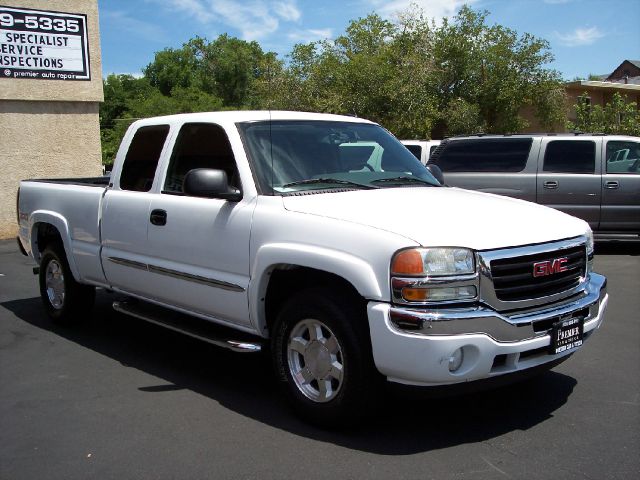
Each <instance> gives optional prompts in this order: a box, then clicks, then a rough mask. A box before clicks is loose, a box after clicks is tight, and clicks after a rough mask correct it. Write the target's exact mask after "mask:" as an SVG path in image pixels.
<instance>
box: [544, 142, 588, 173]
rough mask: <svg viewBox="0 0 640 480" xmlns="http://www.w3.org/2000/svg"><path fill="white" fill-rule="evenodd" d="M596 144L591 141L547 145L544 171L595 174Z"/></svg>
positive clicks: (550, 143)
mask: <svg viewBox="0 0 640 480" xmlns="http://www.w3.org/2000/svg"><path fill="white" fill-rule="evenodd" d="M595 169H596V144H595V142H593V141H591V140H554V141H552V142H549V143H548V144H547V150H546V152H545V154H544V165H543V170H544V171H545V172H554V173H595Z"/></svg>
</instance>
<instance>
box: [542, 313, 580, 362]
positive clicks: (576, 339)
mask: <svg viewBox="0 0 640 480" xmlns="http://www.w3.org/2000/svg"><path fill="white" fill-rule="evenodd" d="M550 334H551V343H550V345H549V354H551V355H557V354H559V353H563V352H566V351H569V350H575V349H576V348H578V347H581V346H582V343H583V342H584V317H568V318H561V319H560V320H558V321H557V322H555V323H554V324H553V326H552V327H551V332H550Z"/></svg>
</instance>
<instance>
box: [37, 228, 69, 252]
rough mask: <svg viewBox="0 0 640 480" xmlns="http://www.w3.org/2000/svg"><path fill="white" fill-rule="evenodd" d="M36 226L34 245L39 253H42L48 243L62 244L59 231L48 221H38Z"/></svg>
mask: <svg viewBox="0 0 640 480" xmlns="http://www.w3.org/2000/svg"><path fill="white" fill-rule="evenodd" d="M36 228H37V232H36V246H37V249H38V254H39V255H42V252H44V250H45V248H47V246H48V245H51V244H54V243H56V244H59V245H62V244H63V243H62V236H61V235H60V232H59V231H58V229H57V228H56V227H54V226H53V225H51V224H50V223H39V224H38V225H37V226H36Z"/></svg>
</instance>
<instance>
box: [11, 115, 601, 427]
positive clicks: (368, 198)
mask: <svg viewBox="0 0 640 480" xmlns="http://www.w3.org/2000/svg"><path fill="white" fill-rule="evenodd" d="M363 148H364V149H363ZM356 152H359V153H357V154H356ZM366 152H369V153H368V154H366ZM425 209H426V211H427V212H428V214H427V215H425V213H424V212H425ZM484 212H490V214H484ZM18 217H19V224H20V237H19V243H20V245H21V248H23V250H24V252H25V253H26V254H28V255H30V256H32V257H33V259H34V260H35V261H36V262H37V263H38V264H39V265H40V267H39V275H40V278H39V282H40V295H41V297H42V301H43V304H44V307H45V310H46V312H47V314H48V315H49V316H50V317H51V318H52V319H53V320H55V321H59V322H73V321H77V320H83V319H86V318H88V317H90V315H89V309H90V308H91V306H92V304H93V299H94V294H95V287H100V288H104V289H108V290H110V291H114V292H117V293H118V294H120V295H124V296H125V297H124V300H122V299H120V300H117V301H116V302H114V308H115V309H116V310H117V311H119V312H122V313H125V314H128V315H131V316H133V317H137V318H139V319H142V320H146V321H149V322H153V323H155V324H158V325H162V326H165V327H168V328H170V329H173V330H177V331H180V332H183V333H186V334H188V335H192V336H194V337H197V338H201V339H203V340H206V341H208V342H211V343H213V344H215V345H219V346H223V347H226V348H230V349H232V350H234V351H239V352H256V351H259V350H261V349H262V348H263V347H264V346H267V345H268V346H269V347H270V349H269V351H270V354H271V359H272V361H273V364H274V367H275V371H276V373H277V378H278V380H279V383H280V384H281V386H282V390H283V392H284V394H285V395H286V397H287V398H288V399H289V400H290V402H291V404H292V405H293V407H294V408H295V410H296V411H297V412H299V413H300V414H301V415H303V416H304V417H305V418H308V419H310V420H312V421H314V422H317V423H320V424H322V425H334V424H339V423H341V422H344V421H348V420H349V419H352V418H354V417H356V416H358V415H361V414H363V412H366V411H367V407H369V406H371V405H373V404H375V403H376V400H377V399H378V398H379V397H380V395H381V392H382V391H383V388H382V387H383V380H386V381H389V382H394V383H398V384H405V385H412V386H422V387H432V386H439V385H453V384H465V385H473V383H472V382H474V381H477V382H479V383H480V384H485V383H486V382H487V381H490V380H491V379H493V378H495V377H501V378H502V379H504V380H507V381H508V380H512V379H514V378H515V376H518V375H520V374H522V373H531V372H533V371H538V370H540V369H548V368H551V367H552V366H554V365H556V364H558V363H559V362H562V361H564V360H566V359H567V358H568V357H569V356H570V355H571V354H572V353H573V352H575V351H576V350H577V349H579V348H581V347H582V345H583V341H585V340H586V339H587V338H589V337H590V336H591V335H592V334H593V333H594V332H595V331H596V329H597V328H599V327H600V325H601V323H602V321H603V318H604V313H605V309H606V306H607V302H608V295H607V288H606V279H605V278H604V277H603V276H601V275H598V274H596V273H594V272H593V271H592V263H593V262H592V260H593V236H592V234H591V230H590V229H589V226H588V225H587V224H586V223H585V222H583V221H582V220H579V219H577V218H573V217H570V216H568V215H565V214H563V213H561V212H558V211H556V210H552V209H549V208H545V207H541V206H539V205H535V204H532V203H528V202H520V201H516V200H513V199H507V198H502V197H499V196H495V195H486V194H483V193H478V192H470V191H465V190H460V189H456V188H445V187H443V186H442V185H441V184H440V183H439V182H437V181H436V180H435V178H434V177H433V176H432V175H431V174H430V173H429V171H428V170H427V169H426V168H425V167H424V166H423V165H422V164H421V163H420V162H418V161H417V160H416V158H415V157H414V156H413V155H411V153H410V152H409V151H408V150H407V149H406V148H404V147H403V146H402V144H401V143H400V142H399V141H398V140H396V139H395V138H394V137H393V136H392V135H391V134H389V133H388V132H387V131H386V130H385V129H384V128H382V127H380V126H379V125H376V124H374V123H372V122H369V121H366V120H363V119H357V118H353V117H343V116H335V115H324V114H310V113H300V112H249V111H244V112H216V113H198V114H185V115H175V116H167V117H158V118H151V119H147V120H140V121H137V122H135V123H133V124H132V125H131V127H130V128H129V130H128V132H127V133H126V135H125V137H124V139H123V141H122V145H121V147H120V149H119V151H118V154H117V157H116V159H115V163H114V168H113V173H112V175H111V177H110V178H108V179H107V178H105V177H100V178H96V179H78V180H76V181H74V180H68V179H67V180H29V181H23V182H21V184H20V189H19V192H18ZM247 381H251V379H250V378H248V379H247ZM550 394H552V392H551V393H550Z"/></svg>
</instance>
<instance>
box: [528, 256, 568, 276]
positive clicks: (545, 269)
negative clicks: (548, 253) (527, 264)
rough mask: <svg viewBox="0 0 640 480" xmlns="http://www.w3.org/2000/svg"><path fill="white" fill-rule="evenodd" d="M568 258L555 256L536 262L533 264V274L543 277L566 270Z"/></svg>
mask: <svg viewBox="0 0 640 480" xmlns="http://www.w3.org/2000/svg"><path fill="white" fill-rule="evenodd" d="M568 261H569V259H568V258H567V257H560V258H555V259H553V260H546V261H544V262H536V263H534V264H533V276H534V277H545V276H547V275H553V274H555V273H560V272H566V271H567V270H569V268H568V267H567V266H566V265H565V264H566V263H567V262H568Z"/></svg>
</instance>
